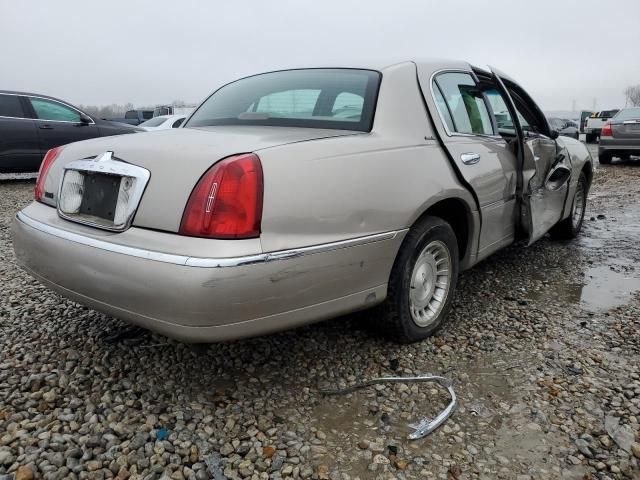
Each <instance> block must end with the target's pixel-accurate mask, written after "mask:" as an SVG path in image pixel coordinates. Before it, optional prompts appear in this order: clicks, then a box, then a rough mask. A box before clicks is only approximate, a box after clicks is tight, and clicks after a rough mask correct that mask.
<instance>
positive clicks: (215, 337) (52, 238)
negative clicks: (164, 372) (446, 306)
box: [13, 207, 405, 342]
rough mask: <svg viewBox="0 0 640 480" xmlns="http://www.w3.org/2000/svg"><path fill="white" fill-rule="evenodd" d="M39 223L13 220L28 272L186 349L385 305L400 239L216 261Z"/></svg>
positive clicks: (390, 236)
mask: <svg viewBox="0 0 640 480" xmlns="http://www.w3.org/2000/svg"><path fill="white" fill-rule="evenodd" d="M47 208H48V207H47ZM49 210H51V211H52V212H51V213H50V214H51V215H54V214H55V213H54V212H55V210H54V209H49ZM43 220H45V219H42V218H33V217H30V216H27V215H26V214H25V213H24V212H20V213H18V215H17V216H16V218H15V219H14V222H13V243H14V249H15V253H16V257H17V259H18V262H19V263H20V265H21V266H23V267H24V268H25V270H27V271H28V272H29V273H30V274H31V275H33V276H34V277H35V278H37V279H38V280H40V281H41V282H42V283H44V284H45V285H47V286H49V287H50V288H52V289H53V290H55V291H57V292H59V293H60V294H62V295H63V296H65V297H68V298H70V299H72V300H75V301H78V302H80V303H82V304H85V305H87V306H90V307H92V308H95V309H96V310H99V311H102V312H104V313H107V314H109V315H112V316H115V317H118V318H121V319H123V320H126V321H128V322H131V323H134V324H137V325H140V326H142V327H145V328H148V329H150V330H154V331H157V332H159V333H162V334H164V335H166V336H169V337H172V338H176V339H178V340H183V341H188V342H211V341H222V340H230V339H236V338H242V337H249V336H255V335H261V334H265V333H269V332H273V331H277V330H282V329H287V328H291V327H295V326H298V325H302V324H305V323H310V322H313V321H319V320H323V319H326V318H330V317H333V316H337V315H339V314H342V313H346V312H349V311H354V310H357V309H362V308H366V307H368V306H372V305H374V304H376V303H378V302H380V301H382V300H383V299H384V297H385V296H386V289H387V285H386V282H387V279H388V278H389V272H390V270H391V267H392V265H393V261H394V259H395V254H396V252H397V250H398V248H399V246H400V243H401V241H402V238H403V237H404V233H405V232H404V231H398V232H386V233H384V234H378V235H372V236H368V237H361V238H359V239H353V240H351V241H347V242H336V244H326V245H323V246H318V247H310V250H309V249H301V250H289V251H283V252H273V253H271V254H260V255H247V256H239V257H232V258H223V259H220V258H218V259H214V258H193V257H186V256H181V255H176V254H165V253H162V252H157V251H148V250H146V251H145V250H144V249H142V248H139V247H135V248H132V247H127V246H123V245H121V244H115V243H111V242H110V241H108V240H99V241H96V240H95V239H92V238H89V237H84V236H83V235H79V234H74V233H72V232H71V233H70V232H69V231H68V230H64V229H60V228H58V227H57V226H52V225H51V222H47V221H43ZM321 247H322V248H321Z"/></svg>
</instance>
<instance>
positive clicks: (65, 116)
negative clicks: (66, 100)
mask: <svg viewBox="0 0 640 480" xmlns="http://www.w3.org/2000/svg"><path fill="white" fill-rule="evenodd" d="M29 101H30V102H31V105H32V106H33V109H34V110H35V112H36V116H37V117H38V118H39V119H40V120H54V121H59V122H79V121H80V112H78V111H77V110H74V109H73V108H71V107H67V106H66V105H63V104H61V103H59V102H56V101H53V100H47V99H45V98H34V97H29Z"/></svg>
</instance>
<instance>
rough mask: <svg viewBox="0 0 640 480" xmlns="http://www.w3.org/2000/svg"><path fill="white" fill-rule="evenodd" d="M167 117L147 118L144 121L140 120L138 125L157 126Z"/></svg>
mask: <svg viewBox="0 0 640 480" xmlns="http://www.w3.org/2000/svg"><path fill="white" fill-rule="evenodd" d="M166 120H167V117H153V118H152V119H151V120H147V121H146V122H142V123H141V124H140V125H139V126H140V127H159V126H160V125H162V124H163V123H164V122H166Z"/></svg>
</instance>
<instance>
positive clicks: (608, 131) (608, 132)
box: [600, 120, 613, 137]
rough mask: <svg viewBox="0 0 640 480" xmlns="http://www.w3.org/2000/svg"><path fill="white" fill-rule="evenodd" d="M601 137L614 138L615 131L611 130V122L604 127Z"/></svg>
mask: <svg viewBox="0 0 640 480" xmlns="http://www.w3.org/2000/svg"><path fill="white" fill-rule="evenodd" d="M600 136H601V137H613V130H612V129H611V120H607V123H605V124H604V125H603V126H602V130H601V131H600Z"/></svg>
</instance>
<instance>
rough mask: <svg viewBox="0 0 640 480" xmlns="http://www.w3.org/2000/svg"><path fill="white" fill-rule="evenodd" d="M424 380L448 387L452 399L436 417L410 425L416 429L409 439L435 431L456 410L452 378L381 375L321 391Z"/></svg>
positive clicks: (340, 392) (339, 392) (347, 390)
mask: <svg viewBox="0 0 640 480" xmlns="http://www.w3.org/2000/svg"><path fill="white" fill-rule="evenodd" d="M423 382H431V383H437V384H438V385H440V386H441V387H442V388H446V389H447V392H449V396H450V397H451V401H450V402H449V404H448V405H447V406H446V407H445V409H444V410H442V411H441V412H440V413H439V414H438V415H437V416H436V418H434V419H430V418H423V419H422V420H421V421H420V422H418V423H414V424H411V425H409V427H411V428H413V429H414V430H415V431H414V432H412V433H410V434H409V435H407V438H408V439H409V440H417V439H419V438H423V437H426V436H427V435H429V434H430V433H432V432H433V431H435V430H436V429H437V428H438V427H439V426H440V425H442V424H443V423H444V422H445V421H446V420H447V419H448V418H449V417H450V416H451V415H453V412H454V411H455V409H456V407H457V406H458V398H457V397H456V393H455V392H454V391H453V383H452V382H451V380H450V379H448V378H445V377H440V376H437V375H424V376H420V377H381V378H373V379H371V380H366V381H364V382H361V383H356V384H355V385H351V386H350V387H346V388H340V389H337V390H321V391H320V393H323V394H325V395H344V394H347V393H351V392H354V391H356V390H360V389H361V388H366V387H370V386H371V385H378V384H381V383H423Z"/></svg>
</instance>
